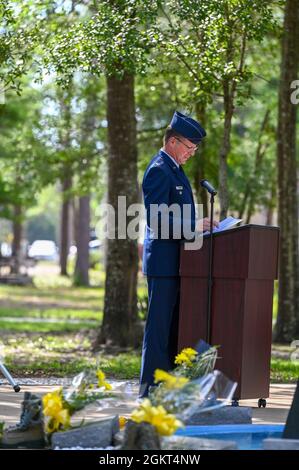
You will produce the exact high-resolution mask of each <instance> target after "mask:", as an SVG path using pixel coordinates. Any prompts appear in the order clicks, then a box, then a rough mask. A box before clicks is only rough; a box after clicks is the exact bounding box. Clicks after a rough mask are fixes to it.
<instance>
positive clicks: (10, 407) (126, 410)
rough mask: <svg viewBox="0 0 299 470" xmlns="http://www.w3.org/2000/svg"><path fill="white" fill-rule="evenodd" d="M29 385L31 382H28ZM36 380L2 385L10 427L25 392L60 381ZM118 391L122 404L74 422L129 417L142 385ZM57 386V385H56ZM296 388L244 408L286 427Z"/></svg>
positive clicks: (0, 409) (2, 413) (0, 404)
mask: <svg viewBox="0 0 299 470" xmlns="http://www.w3.org/2000/svg"><path fill="white" fill-rule="evenodd" d="M28 382H29V383H28ZM33 382H34V379H32V380H29V381H28V379H27V385H22V381H21V380H20V384H21V389H22V390H21V392H20V393H15V392H14V391H13V390H12V388H11V387H10V386H9V385H6V384H3V383H2V385H0V421H5V423H6V425H9V424H14V423H16V422H18V420H19V416H20V405H21V402H22V400H23V393H22V392H25V391H30V392H33V393H36V394H38V395H39V394H40V395H42V394H45V393H48V392H49V391H53V390H55V389H57V382H58V384H59V380H56V382H55V379H52V382H51V383H53V385H42V384H40V383H38V379H37V380H36V382H37V383H36V384H34V383H33ZM109 382H110V383H112V385H113V388H114V390H116V393H117V394H118V395H119V401H118V402H117V401H116V402H115V400H114V401H113V402H109V400H108V401H106V400H105V401H103V404H104V406H101V404H100V403H96V404H92V405H89V406H88V407H86V408H85V409H84V411H81V412H80V413H77V414H76V419H75V420H74V421H73V422H74V423H75V422H77V421H78V422H80V421H81V420H82V417H84V418H85V420H86V421H87V422H88V421H93V420H98V419H102V418H105V417H107V416H111V415H116V414H118V415H125V416H128V415H129V414H130V412H131V411H132V410H133V409H134V408H135V407H136V399H137V390H138V386H137V383H136V382H135V383H134V382H128V383H127V384H126V382H120V381H111V380H109ZM54 384H55V385H54ZM294 391H295V385H290V384H274V385H271V388H270V397H269V398H268V399H267V407H266V408H258V406H257V400H242V401H240V406H242V405H243V406H251V407H252V408H253V423H255V424H269V423H272V424H284V423H285V421H286V418H287V415H288V411H289V408H290V406H291V403H292V399H293V394H294Z"/></svg>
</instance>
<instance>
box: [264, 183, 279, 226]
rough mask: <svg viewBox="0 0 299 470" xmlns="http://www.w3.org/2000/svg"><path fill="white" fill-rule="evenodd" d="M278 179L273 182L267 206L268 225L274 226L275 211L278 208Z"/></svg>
mask: <svg viewBox="0 0 299 470" xmlns="http://www.w3.org/2000/svg"><path fill="white" fill-rule="evenodd" d="M276 189H277V188H276V178H275V179H273V181H272V186H271V193H270V199H269V202H268V204H267V218H266V225H273V215H274V209H275V207H276Z"/></svg>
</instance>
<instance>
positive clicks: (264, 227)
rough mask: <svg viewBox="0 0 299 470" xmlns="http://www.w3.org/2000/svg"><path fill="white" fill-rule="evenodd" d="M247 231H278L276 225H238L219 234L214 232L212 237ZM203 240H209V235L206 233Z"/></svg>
mask: <svg viewBox="0 0 299 470" xmlns="http://www.w3.org/2000/svg"><path fill="white" fill-rule="evenodd" d="M248 229H258V230H276V231H277V230H278V231H279V230H280V229H279V227H278V226H276V225H258V224H244V225H239V226H238V227H232V228H228V229H227V230H223V231H221V232H215V233H213V237H218V236H221V235H224V234H227V233H231V232H236V231H240V230H248ZM203 237H204V239H206V238H209V237H210V234H209V233H207V234H206V235H204V236H203Z"/></svg>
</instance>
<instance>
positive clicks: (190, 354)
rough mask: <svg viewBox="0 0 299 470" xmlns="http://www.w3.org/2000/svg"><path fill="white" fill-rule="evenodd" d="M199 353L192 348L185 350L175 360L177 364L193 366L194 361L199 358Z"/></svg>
mask: <svg viewBox="0 0 299 470" xmlns="http://www.w3.org/2000/svg"><path fill="white" fill-rule="evenodd" d="M197 354H198V353H197V351H195V349H192V348H185V349H183V350H182V351H181V352H180V353H179V354H178V355H177V356H176V358H175V361H174V362H175V364H182V365H187V366H192V361H194V359H195V357H196V356H197Z"/></svg>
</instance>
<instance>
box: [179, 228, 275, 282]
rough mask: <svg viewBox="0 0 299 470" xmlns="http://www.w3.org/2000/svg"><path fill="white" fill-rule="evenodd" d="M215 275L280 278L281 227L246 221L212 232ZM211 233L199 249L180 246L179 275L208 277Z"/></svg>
mask: <svg viewBox="0 0 299 470" xmlns="http://www.w3.org/2000/svg"><path fill="white" fill-rule="evenodd" d="M213 245H214V252H213V277H214V278H222V279H223V278H227V279H277V273H278V248H279V227H275V226H268V225H255V224H247V225H241V226H240V227H235V228H231V229H228V230H224V231H223V232H217V233H215V234H214V235H213ZM209 246H210V236H209V235H206V236H204V242H203V246H202V248H201V249H199V250H190V251H188V250H184V245H182V247H181V262H180V275H181V276H187V277H202V278H207V276H208V268H209V256H208V255H209Z"/></svg>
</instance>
